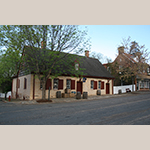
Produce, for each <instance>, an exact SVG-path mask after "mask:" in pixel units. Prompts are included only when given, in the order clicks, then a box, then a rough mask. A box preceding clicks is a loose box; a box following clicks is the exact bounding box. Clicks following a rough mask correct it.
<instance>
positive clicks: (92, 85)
mask: <svg viewBox="0 0 150 150" xmlns="http://www.w3.org/2000/svg"><path fill="white" fill-rule="evenodd" d="M93 88H94V81H91V89H93Z"/></svg>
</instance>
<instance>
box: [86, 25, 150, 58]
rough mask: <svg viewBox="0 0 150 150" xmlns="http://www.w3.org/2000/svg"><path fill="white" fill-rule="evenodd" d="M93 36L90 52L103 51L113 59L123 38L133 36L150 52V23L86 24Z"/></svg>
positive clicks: (90, 35)
mask: <svg viewBox="0 0 150 150" xmlns="http://www.w3.org/2000/svg"><path fill="white" fill-rule="evenodd" d="M86 27H87V29H88V36H89V37H90V38H91V40H90V41H91V50H90V52H96V53H101V54H103V55H104V56H107V57H108V58H111V59H112V61H113V60H114V59H115V58H116V55H117V54H118V50H117V48H118V46H119V45H121V42H122V39H127V38H128V37H129V36H130V37H131V41H136V42H138V43H139V45H145V47H146V48H147V49H148V51H149V52H150V25H86Z"/></svg>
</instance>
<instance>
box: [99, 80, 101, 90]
mask: <svg viewBox="0 0 150 150" xmlns="http://www.w3.org/2000/svg"><path fill="white" fill-rule="evenodd" d="M98 88H99V89H101V81H98Z"/></svg>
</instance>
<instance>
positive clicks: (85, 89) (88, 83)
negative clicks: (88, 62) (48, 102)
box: [31, 75, 112, 99]
mask: <svg viewBox="0 0 150 150" xmlns="http://www.w3.org/2000/svg"><path fill="white" fill-rule="evenodd" d="M31 78H32V80H33V75H32V77H31ZM58 78H59V79H63V90H54V89H53V80H52V82H51V86H52V90H51V91H50V97H51V98H56V92H57V91H61V93H64V90H65V89H66V80H67V79H71V80H75V90H71V91H75V92H76V90H77V81H79V80H80V79H79V78H74V77H66V76H59V77H58ZM91 80H94V81H97V83H98V81H99V80H101V81H103V82H104V89H102V90H101V94H102V95H104V94H106V83H107V82H108V80H107V79H96V78H87V80H86V82H83V92H88V95H96V93H97V90H98V85H97V89H95V90H94V89H91ZM109 84H110V94H112V80H109ZM32 85H33V82H32V83H31V87H33V86H32ZM32 89H33V88H31V95H33V92H32ZM31 97H32V96H31ZM41 97H42V90H41V89H40V81H39V79H38V78H35V99H40V98H41ZM46 98H48V90H46Z"/></svg>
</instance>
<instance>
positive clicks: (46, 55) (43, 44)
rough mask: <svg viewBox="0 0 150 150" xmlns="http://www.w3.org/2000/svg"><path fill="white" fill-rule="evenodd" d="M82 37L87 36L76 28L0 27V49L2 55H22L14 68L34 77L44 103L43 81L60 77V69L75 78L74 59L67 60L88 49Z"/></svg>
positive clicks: (64, 26) (47, 26) (40, 26)
mask: <svg viewBox="0 0 150 150" xmlns="http://www.w3.org/2000/svg"><path fill="white" fill-rule="evenodd" d="M86 35H87V32H86V31H81V30H79V28H78V26H76V25H23V26H21V25H18V26H2V27H1V35H0V42H1V45H0V46H1V48H3V47H4V46H5V49H3V52H4V53H9V52H15V53H17V54H19V55H20V56H21V54H23V59H22V57H20V60H19V61H18V66H17V68H19V67H20V64H21V66H22V67H24V69H26V71H30V72H31V71H32V72H34V73H35V74H36V75H37V77H38V78H39V80H40V82H41V83H42V87H43V88H42V99H45V85H46V81H47V79H48V78H49V77H50V76H52V77H53V76H55V77H56V76H58V75H60V74H62V73H64V70H62V69H60V68H64V69H65V70H69V73H71V74H73V75H76V73H77V72H75V69H74V65H73V60H74V58H75V56H74V55H72V57H74V58H71V56H70V55H69V53H75V54H79V53H82V52H83V50H85V49H89V47H90V44H89V41H88V40H87V39H86ZM62 52H63V53H62ZM27 68H28V69H27ZM71 68H72V69H71ZM59 70H61V71H59ZM65 73H66V74H67V73H68V71H67V72H65Z"/></svg>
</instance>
